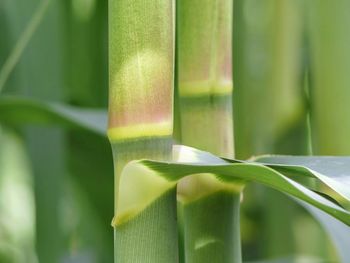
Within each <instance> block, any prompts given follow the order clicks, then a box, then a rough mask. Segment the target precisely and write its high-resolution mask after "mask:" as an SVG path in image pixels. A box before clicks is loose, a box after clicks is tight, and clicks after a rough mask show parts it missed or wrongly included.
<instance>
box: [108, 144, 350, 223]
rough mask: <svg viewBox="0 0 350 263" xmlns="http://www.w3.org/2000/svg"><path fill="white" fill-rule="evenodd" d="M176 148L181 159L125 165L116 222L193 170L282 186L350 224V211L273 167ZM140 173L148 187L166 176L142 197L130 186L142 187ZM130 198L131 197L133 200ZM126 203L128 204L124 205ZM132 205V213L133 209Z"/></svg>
mask: <svg viewBox="0 0 350 263" xmlns="http://www.w3.org/2000/svg"><path fill="white" fill-rule="evenodd" d="M174 150H175V154H176V155H177V160H179V161H180V162H177V163H165V162H157V161H151V160H140V161H133V162H130V163H129V164H128V165H126V166H125V168H124V171H123V174H122V176H121V181H120V185H121V186H122V187H121V189H122V188H123V185H124V184H125V185H129V188H128V189H129V191H128V193H126V194H125V196H123V192H121V194H120V196H119V198H118V209H117V215H116V218H115V221H114V223H116V222H118V220H119V219H120V220H122V221H124V220H127V219H128V218H130V217H133V216H134V215H137V214H138V213H140V212H141V211H142V210H143V209H144V208H145V207H147V206H148V205H149V204H151V203H152V202H153V201H154V200H156V199H157V198H158V197H159V196H161V195H162V194H163V193H165V192H166V191H167V190H169V189H170V188H171V187H173V186H174V185H175V184H176V183H177V182H178V181H179V180H180V179H182V178H183V177H186V176H189V175H192V174H201V173H211V174H215V176H216V177H217V178H218V179H219V180H221V181H223V182H226V183H235V184H237V183H248V182H257V183H260V184H263V185H265V186H268V187H271V188H273V189H276V190H279V191H281V192H283V193H285V194H288V195H291V196H293V197H295V198H297V199H299V200H302V201H305V202H306V203H308V204H310V205H312V206H314V207H317V208H319V209H320V210H322V211H325V212H326V213H328V214H330V215H332V216H333V217H335V218H337V219H338V220H340V221H342V222H343V223H345V224H346V225H349V226H350V212H349V211H347V210H345V209H343V208H342V207H340V206H338V205H336V204H334V203H333V202H331V201H329V200H327V199H326V198H324V197H322V196H320V195H318V194H316V193H314V192H313V191H311V190H309V189H308V188H306V187H304V186H303V185H301V184H299V183H297V182H296V181H293V180H292V179H290V178H288V177H286V176H285V175H283V174H282V173H280V172H279V171H277V170H275V169H273V168H271V167H268V166H265V165H263V164H259V163H228V162H224V161H223V160H221V159H220V160H219V159H218V158H217V157H215V156H212V155H211V154H209V153H205V152H203V151H199V150H196V149H193V148H190V147H186V146H176V147H174ZM183 161H186V162H187V163H184V162H183ZM141 173H142V174H143V175H144V176H148V177H149V180H145V179H143V180H142V183H143V184H144V185H143V187H147V184H150V185H151V184H152V181H154V178H157V177H160V178H162V179H165V180H159V182H160V183H159V188H157V191H154V193H152V194H149V195H148V198H147V199H142V198H141V197H140V196H139V195H138V193H135V195H134V196H132V195H133V193H132V192H133V190H132V188H130V186H133V187H134V189H135V188H136V189H137V187H140V186H137V183H138V182H140V177H139V175H140V174H141ZM300 176H305V174H304V173H300ZM130 190H131V192H130ZM135 192H136V191H135ZM130 200H132V201H131V202H130ZM126 203H127V205H125V204H126ZM130 209H131V211H132V214H131V213H130ZM118 210H119V211H118Z"/></svg>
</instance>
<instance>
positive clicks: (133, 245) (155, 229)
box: [112, 137, 178, 263]
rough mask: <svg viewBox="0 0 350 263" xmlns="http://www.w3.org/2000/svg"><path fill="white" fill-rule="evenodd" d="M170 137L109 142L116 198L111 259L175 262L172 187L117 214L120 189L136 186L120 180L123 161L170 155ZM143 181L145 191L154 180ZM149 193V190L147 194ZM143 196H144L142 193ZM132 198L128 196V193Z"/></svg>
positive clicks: (126, 189) (175, 237) (168, 156)
mask: <svg viewBox="0 0 350 263" xmlns="http://www.w3.org/2000/svg"><path fill="white" fill-rule="evenodd" d="M171 147H172V140H171V138H170V137H163V138H150V139H148V138H146V139H145V138H143V139H142V138H140V139H138V140H130V141H125V142H118V143H116V142H114V143H113V142H112V149H113V154H114V160H115V170H116V171H115V174H116V177H115V185H116V201H115V204H116V206H115V211H116V212H117V214H116V217H115V220H114V222H113V225H114V233H115V236H114V251H115V262H117V263H119V262H135V263H138V262H140V263H141V262H142V263H143V262H150V263H151V262H159V263H162V262H169V263H172V262H174V263H175V262H178V253H177V246H178V238H177V235H178V233H177V227H176V224H177V223H176V191H175V189H174V188H173V189H172V190H171V191H168V192H167V193H165V194H163V195H162V196H160V197H158V198H157V199H156V201H154V202H153V203H152V204H151V205H149V206H148V207H146V208H145V209H144V210H142V211H140V212H139V211H138V212H137V213H136V215H135V216H133V217H129V215H130V214H128V213H124V215H123V216H122V217H121V219H120V218H118V211H119V210H121V209H122V207H118V204H121V203H122V202H124V201H125V200H126V201H128V200H127V199H128V198H126V199H123V200H122V201H121V203H120V202H118V200H119V199H121V198H122V197H121V196H120V189H121V188H123V191H124V192H127V193H128V192H129V193H132V192H135V191H138V189H136V188H134V186H135V185H136V184H137V183H139V182H135V184H133V185H131V186H130V185H125V184H123V183H122V182H121V181H120V178H121V177H120V176H121V171H122V169H123V167H124V166H125V164H127V163H128V162H129V161H131V160H135V159H141V158H145V157H146V156H147V158H150V159H156V160H167V159H170V157H171V155H170V153H171ZM148 183H149V184H147V182H144V186H143V187H144V188H146V190H145V193H146V194H147V193H149V192H150V191H152V190H149V189H151V187H152V186H151V185H152V184H153V185H154V184H156V182H148ZM151 195H152V194H151ZM145 198H146V197H145ZM130 199H132V197H130Z"/></svg>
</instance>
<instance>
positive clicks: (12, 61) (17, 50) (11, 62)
mask: <svg viewBox="0 0 350 263" xmlns="http://www.w3.org/2000/svg"><path fill="white" fill-rule="evenodd" d="M50 2H51V0H42V1H41V3H40V4H39V5H38V7H37V9H36V11H35V13H34V14H33V16H32V18H31V20H30V21H29V23H28V25H27V27H26V29H25V30H24V32H23V34H22V35H21V37H20V38H19V40H18V42H17V43H16V45H15V46H14V48H13V50H12V51H11V53H10V55H9V56H8V58H7V60H6V61H5V63H4V65H3V66H2V68H1V70H0V92H1V91H2V89H3V88H4V86H5V84H6V81H7V79H8V78H9V76H10V74H11V72H12V71H13V69H14V68H15V66H16V65H17V63H18V61H19V59H20V58H21V55H22V53H23V51H24V49H25V48H26V46H27V45H28V43H29V41H30V39H31V38H32V36H33V34H34V33H35V31H36V29H37V28H38V26H39V25H40V22H41V21H42V19H43V17H44V16H45V14H46V10H47V8H48V6H49V4H50Z"/></svg>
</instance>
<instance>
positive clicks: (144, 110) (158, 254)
mask: <svg viewBox="0 0 350 263" xmlns="http://www.w3.org/2000/svg"><path fill="white" fill-rule="evenodd" d="M173 7H174V2H173V0H134V1H130V0H109V70H110V74H109V128H108V136H109V139H110V141H111V144H112V149H113V157H114V164H115V204H116V206H115V218H114V220H113V226H114V227H115V239H114V240H115V262H123V263H124V262H133V263H138V262H140V263H141V262H142V263H143V262H159V263H162V262H169V263H173V262H174V263H175V262H178V256H177V255H178V253H177V245H178V244H177V242H178V239H177V227H176V192H175V190H174V189H173V190H172V191H170V192H168V193H167V194H164V195H161V196H158V194H159V189H163V188H162V183H161V182H159V181H157V178H151V179H147V176H146V175H147V171H145V170H142V171H134V173H133V175H134V177H137V179H135V180H134V181H133V180H132V179H130V178H133V176H131V175H130V174H129V175H125V176H124V174H123V176H124V177H123V176H122V175H121V174H122V173H121V171H122V169H123V168H124V166H125V165H126V164H127V163H128V162H129V161H132V160H135V159H141V158H149V159H155V160H171V150H172V139H171V136H172V126H173V124H172V118H173V116H172V106H173V63H174V57H173V56H174V43H173V42H174V39H173V37H174V18H173V13H174V9H173ZM135 175H136V176H135ZM166 189H168V188H166ZM150 198H151V199H152V198H155V200H156V201H153V202H152V203H151V205H148V204H147V205H148V206H147V207H145V208H144V207H142V205H143V204H144V203H145V202H146V200H148V199H150ZM135 200H136V201H135ZM152 200H153V199H152ZM134 201H135V203H136V204H134V203H133V202H134ZM130 203H133V205H131V207H130V206H129V205H130ZM140 207H142V209H141V208H140ZM143 208H144V209H143Z"/></svg>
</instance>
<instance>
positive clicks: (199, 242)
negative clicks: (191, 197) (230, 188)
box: [184, 191, 241, 263]
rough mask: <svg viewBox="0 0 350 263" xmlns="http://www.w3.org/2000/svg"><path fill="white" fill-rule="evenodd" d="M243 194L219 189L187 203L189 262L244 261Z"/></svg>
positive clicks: (186, 244)
mask: <svg viewBox="0 0 350 263" xmlns="http://www.w3.org/2000/svg"><path fill="white" fill-rule="evenodd" d="M239 207H240V194H232V193H229V192H223V191H220V192H217V193H214V194H211V195H208V196H205V197H202V198H200V199H198V200H196V201H193V202H191V203H189V204H185V205H184V216H185V218H186V224H185V229H184V232H185V236H186V239H185V250H186V258H185V262H198V263H199V262H200V263H206V262H208V263H209V262H210V263H211V262H220V263H226V262H227V263H237V262H241V242H240V224H239Z"/></svg>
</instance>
